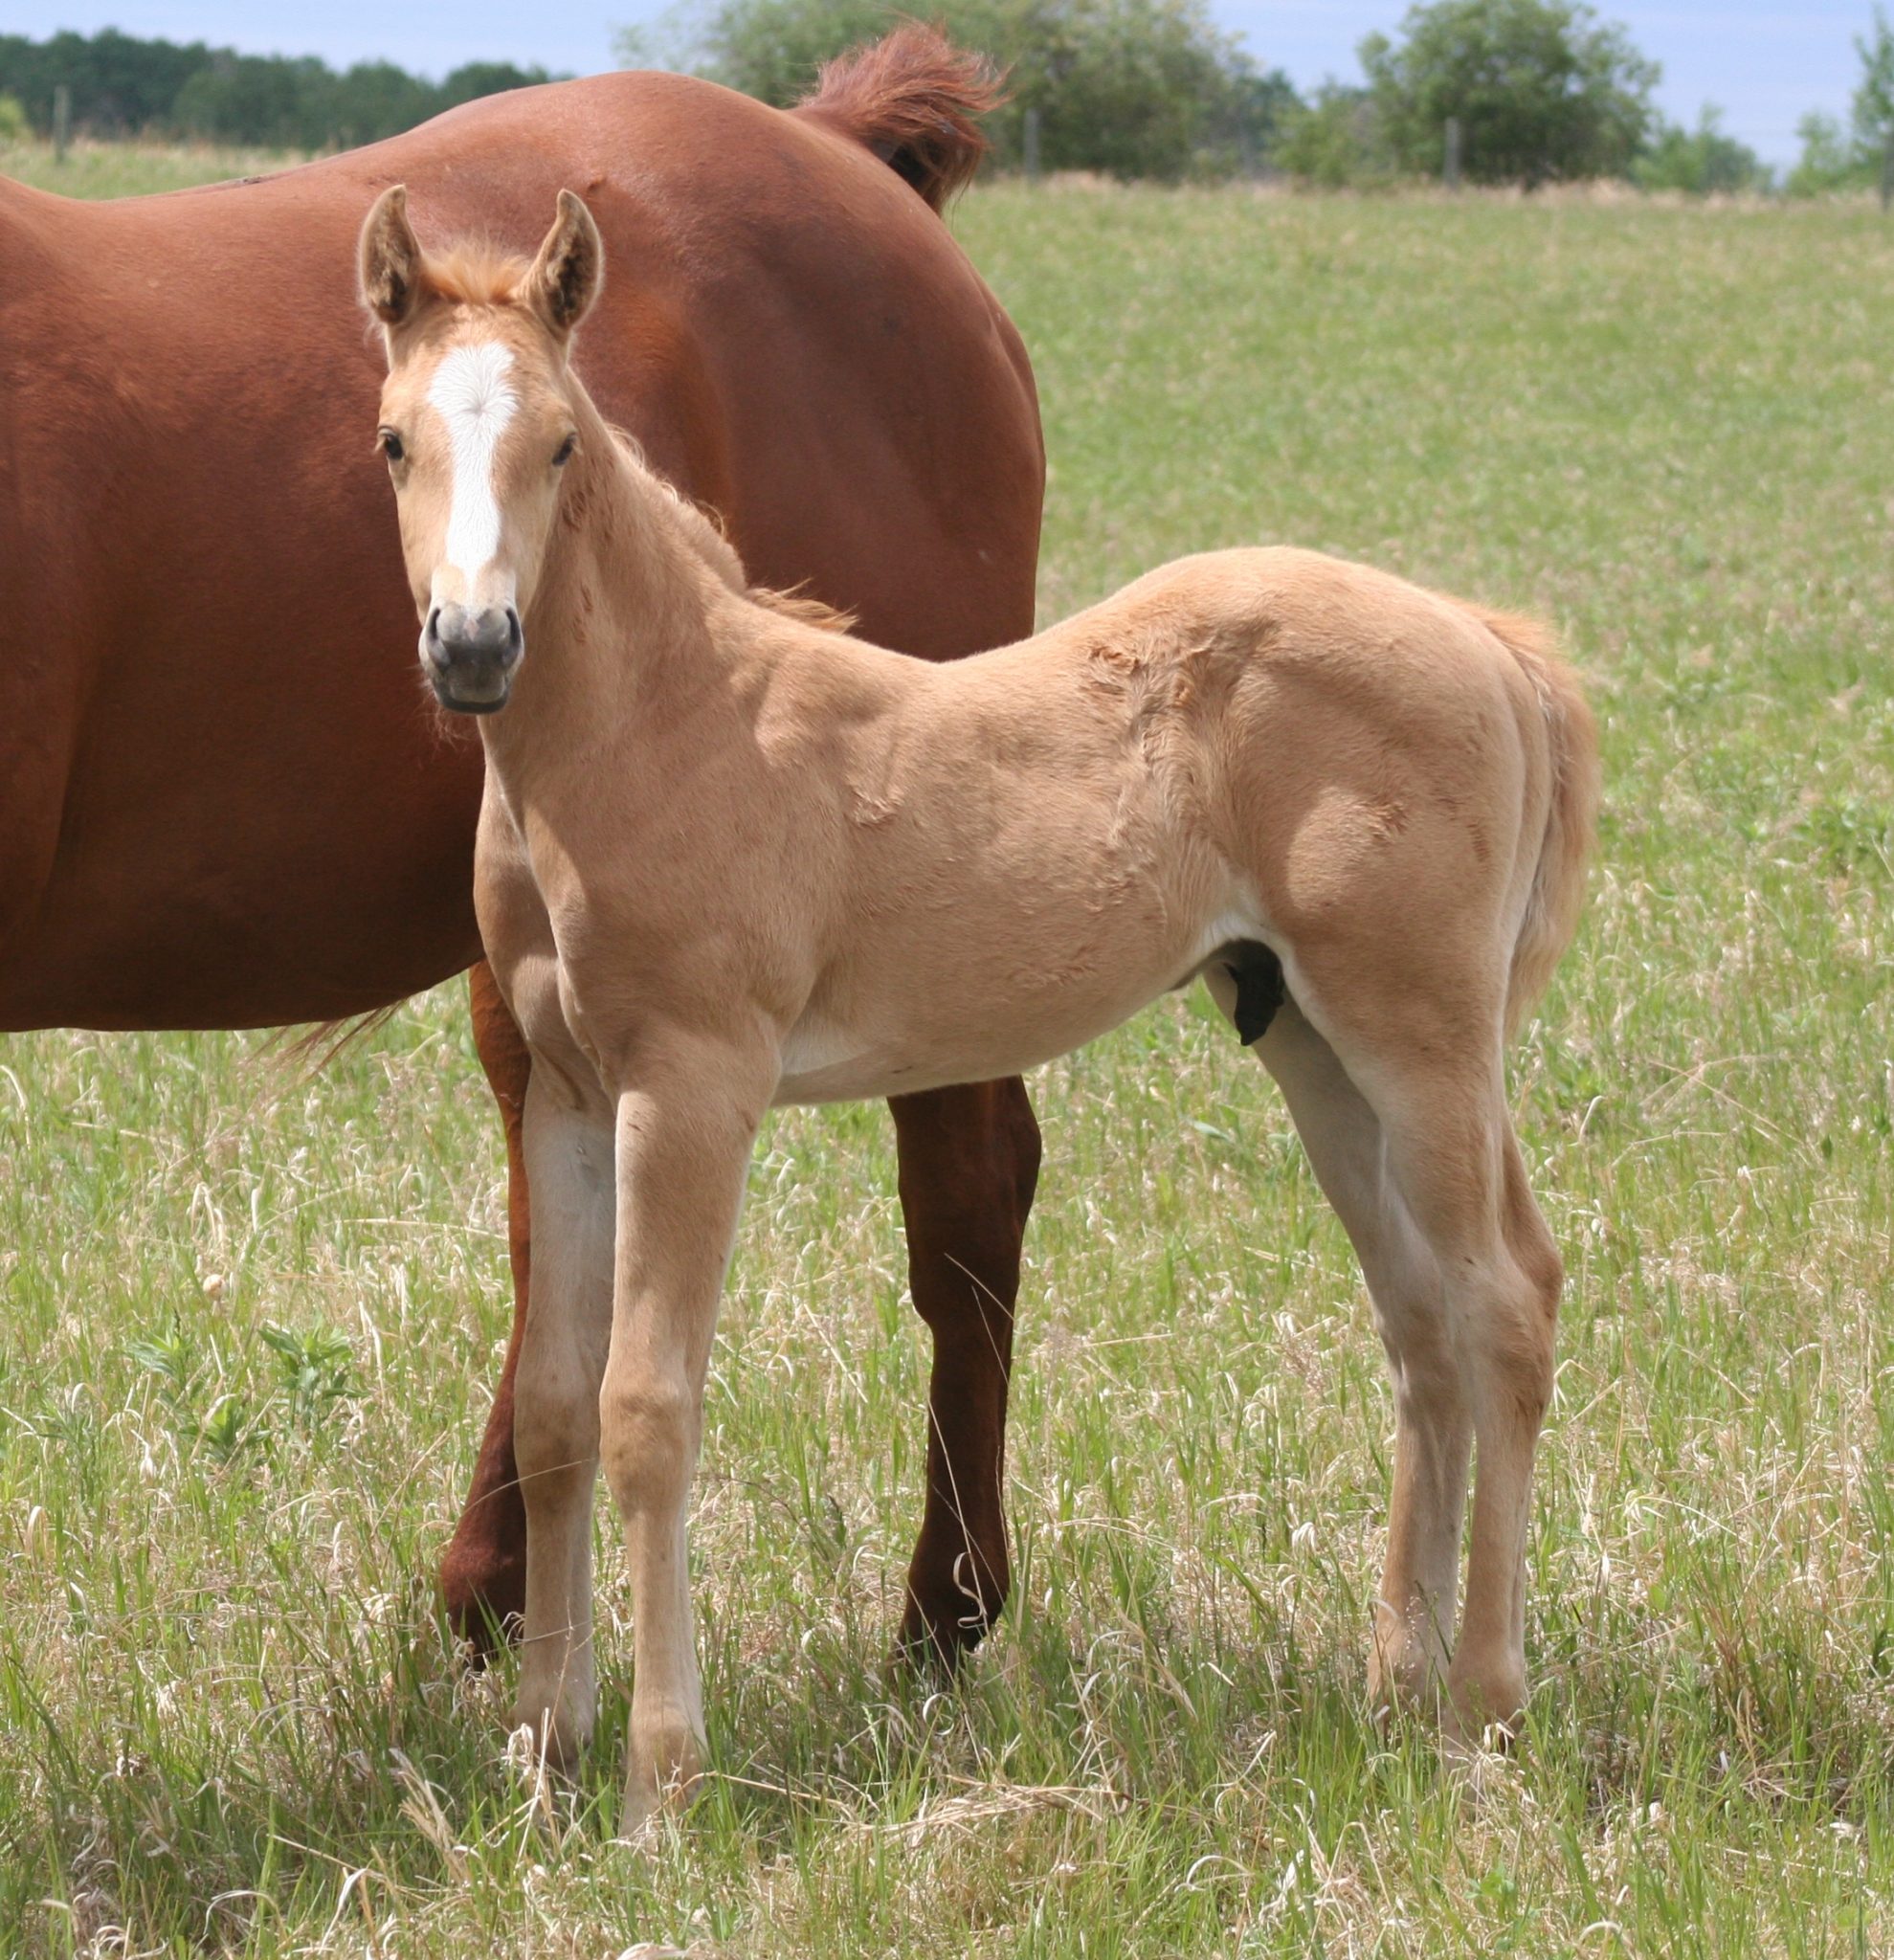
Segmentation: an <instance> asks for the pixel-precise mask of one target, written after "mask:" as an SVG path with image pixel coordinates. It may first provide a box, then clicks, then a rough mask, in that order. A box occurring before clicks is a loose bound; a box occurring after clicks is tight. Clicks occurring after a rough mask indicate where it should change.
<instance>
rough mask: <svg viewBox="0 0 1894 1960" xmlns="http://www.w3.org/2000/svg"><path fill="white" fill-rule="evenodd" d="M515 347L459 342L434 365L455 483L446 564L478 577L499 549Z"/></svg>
mask: <svg viewBox="0 0 1894 1960" xmlns="http://www.w3.org/2000/svg"><path fill="white" fill-rule="evenodd" d="M512 365H513V350H512V349H511V348H510V347H508V346H505V345H502V344H501V342H499V341H479V342H477V343H475V344H474V345H470V346H461V347H455V348H454V349H453V350H452V351H451V352H449V353H448V354H447V355H446V356H445V358H444V359H443V360H442V361H441V364H440V366H439V367H436V368H435V375H434V379H433V381H431V382H430V383H429V384H428V400H429V402H430V403H431V404H432V405H433V406H434V408H435V409H436V410H437V411H438V412H439V414H440V418H441V420H442V421H443V422H445V423H446V424H447V438H448V442H449V444H450V447H451V453H452V456H453V458H454V487H453V492H452V496H451V499H450V501H449V503H448V507H447V544H446V569H448V570H450V571H455V572H457V573H458V574H459V575H460V578H461V579H462V581H463V582H464V583H465V586H466V591H465V593H464V595H463V596H464V597H465V598H466V599H469V600H471V599H472V598H473V597H474V582H475V580H476V579H478V578H479V575H480V573H481V572H483V571H484V570H485V569H486V568H487V567H488V566H489V565H491V564H492V563H493V561H494V559H495V558H496V557H498V556H499V553H500V502H499V500H498V499H497V498H496V497H495V496H494V494H493V463H494V457H496V456H497V455H498V454H499V451H500V438H501V435H503V434H505V433H506V425H507V423H509V422H510V421H511V420H512V419H513V411H514V410H515V409H516V408H518V407H519V397H518V396H517V395H516V394H515V393H514V392H513V390H511V389H510V388H509V387H508V386H507V385H506V370H507V369H508V368H509V367H512Z"/></svg>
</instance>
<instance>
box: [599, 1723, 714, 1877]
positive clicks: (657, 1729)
mask: <svg viewBox="0 0 1894 1960" xmlns="http://www.w3.org/2000/svg"><path fill="white" fill-rule="evenodd" d="M705 1754H706V1745H705V1742H704V1739H703V1735H702V1731H701V1730H700V1729H699V1728H698V1727H697V1726H696V1725H695V1724H694V1723H692V1722H691V1721H690V1719H689V1717H688V1716H686V1715H683V1714H682V1713H667V1714H664V1715H658V1716H650V1717H646V1718H644V1719H640V1718H639V1717H638V1716H637V1715H634V1716H633V1717H632V1728H631V1748H630V1751H629V1761H628V1763H627V1766H626V1770H625V1798H624V1802H623V1804H622V1805H621V1806H620V1808H619V1812H618V1838H619V1840H620V1841H621V1842H623V1843H627V1844H635V1845H638V1846H640V1847H643V1848H647V1849H648V1848H649V1847H650V1846H651V1844H652V1843H653V1842H654V1840H655V1839H656V1838H657V1833H658V1829H659V1826H660V1825H661V1823H662V1822H663V1820H664V1818H666V1817H667V1816H681V1815H682V1814H683V1813H684V1812H685V1811H687V1810H688V1809H689V1808H690V1807H691V1805H692V1804H693V1803H694V1802H695V1801H696V1800H697V1798H698V1796H699V1795H700V1794H701V1793H702V1789H703V1771H704V1759H705Z"/></svg>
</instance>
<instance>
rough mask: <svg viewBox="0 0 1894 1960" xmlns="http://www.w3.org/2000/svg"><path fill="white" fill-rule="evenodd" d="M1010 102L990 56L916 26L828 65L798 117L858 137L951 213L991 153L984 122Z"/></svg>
mask: <svg viewBox="0 0 1894 1960" xmlns="http://www.w3.org/2000/svg"><path fill="white" fill-rule="evenodd" d="M1004 100H1006V91H1005V90H1004V89H1003V88H1002V87H1001V85H1000V78H999V77H998V76H997V75H996V74H995V73H994V72H993V68H992V63H991V62H990V61H989V60H988V59H987V57H986V56H984V55H974V54H969V53H968V52H966V51H965V50H963V49H960V48H956V47H954V46H953V44H952V43H951V42H950V41H948V40H947V38H946V36H945V35H943V34H942V33H939V32H938V31H937V30H936V29H934V28H931V27H923V26H922V25H921V23H920V22H919V21H914V20H910V21H903V22H902V25H901V26H900V27H898V28H896V29H895V31H894V32H893V33H890V34H887V35H885V36H883V38H882V39H880V40H879V41H873V42H869V43H867V44H866V45H864V46H862V47H859V48H852V49H850V50H849V52H848V53H847V54H846V55H838V56H836V58H835V59H834V60H833V61H830V62H828V63H826V64H825V65H824V67H823V69H822V72H821V74H820V75H819V76H818V77H817V78H816V82H815V89H814V92H813V94H812V95H807V96H805V97H804V98H803V99H802V100H801V101H799V102H798V103H797V104H796V105H795V109H794V111H793V113H794V114H796V115H798V116H807V117H809V118H810V119H811V120H812V121H813V122H817V123H827V124H828V125H829V126H830V127H831V128H832V129H836V130H839V131H840V132H841V134H842V135H844V136H850V137H853V138H854V139H855V141H856V142H857V143H858V144H860V145H862V147H863V148H864V149H869V150H873V151H874V153H875V154H876V155H877V156H878V157H880V160H881V161H882V162H883V163H884V164H886V165H887V166H888V167H889V168H890V169H891V170H893V171H894V173H895V174H896V175H897V176H898V177H902V178H904V179H905V180H906V181H907V182H908V183H910V184H912V185H913V186H914V188H915V189H917V190H918V191H919V192H920V193H921V195H922V196H923V197H925V199H926V200H927V202H928V203H929V204H930V205H931V206H932V207H933V208H934V209H935V210H936V211H944V210H945V209H946V208H947V200H948V199H949V198H951V197H953V196H954V195H955V194H956V193H957V192H959V191H961V190H964V189H966V188H967V186H968V185H969V184H970V183H971V182H972V180H973V173H974V171H975V170H977V169H978V168H979V167H980V159H981V158H982V157H984V156H985V155H986V153H987V148H988V145H987V139H986V136H985V133H984V132H983V131H982V130H981V128H980V124H979V123H978V121H977V120H976V119H977V118H979V117H981V116H984V115H985V114H986V113H987V112H988V111H989V110H990V109H996V108H997V107H998V106H999V105H1000V103H1001V102H1003V101H1004Z"/></svg>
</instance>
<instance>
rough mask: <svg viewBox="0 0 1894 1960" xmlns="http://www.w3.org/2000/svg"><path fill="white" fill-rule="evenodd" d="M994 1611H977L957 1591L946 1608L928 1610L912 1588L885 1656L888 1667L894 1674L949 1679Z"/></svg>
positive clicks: (983, 1633) (981, 1635) (984, 1631)
mask: <svg viewBox="0 0 1894 1960" xmlns="http://www.w3.org/2000/svg"><path fill="white" fill-rule="evenodd" d="M992 1624H993V1615H986V1614H976V1613H974V1612H972V1611H971V1609H970V1603H969V1601H968V1600H967V1599H966V1598H965V1597H964V1596H963V1595H960V1594H956V1595H955V1597H954V1599H953V1601H952V1604H951V1605H950V1606H949V1607H948V1608H947V1611H946V1612H942V1611H940V1610H938V1609H936V1610H935V1611H932V1612H930V1611H929V1610H928V1609H927V1608H925V1607H924V1606H923V1605H922V1604H921V1602H920V1601H919V1600H918V1599H917V1598H916V1597H915V1596H914V1594H913V1593H909V1594H908V1595H907V1611H906V1612H905V1613H903V1614H902V1616H901V1631H900V1632H899V1633H898V1634H897V1635H896V1636H895V1645H894V1652H893V1653H892V1654H890V1655H889V1656H888V1671H889V1673H891V1674H896V1675H916V1676H920V1677H922V1678H923V1679H931V1680H934V1681H944V1682H946V1681H952V1680H953V1679H954V1678H955V1677H956V1676H957V1675H958V1674H959V1673H960V1670H961V1668H962V1667H963V1666H965V1665H966V1662H967V1658H968V1656H969V1654H971V1653H972V1651H973V1650H974V1648H975V1647H977V1646H978V1645H979V1644H980V1642H981V1641H982V1640H984V1639H985V1638H986V1637H987V1636H988V1634H989V1633H991V1632H992Z"/></svg>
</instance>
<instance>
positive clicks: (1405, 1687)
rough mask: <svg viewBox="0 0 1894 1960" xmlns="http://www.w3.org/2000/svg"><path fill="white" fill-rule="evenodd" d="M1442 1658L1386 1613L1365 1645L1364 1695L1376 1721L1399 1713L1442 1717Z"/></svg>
mask: <svg viewBox="0 0 1894 1960" xmlns="http://www.w3.org/2000/svg"><path fill="white" fill-rule="evenodd" d="M1446 1677H1447V1663H1446V1658H1445V1656H1444V1655H1442V1654H1441V1653H1440V1652H1439V1650H1438V1648H1437V1646H1436V1645H1435V1644H1434V1643H1433V1642H1431V1641H1429V1640H1428V1639H1427V1638H1426V1637H1425V1636H1424V1635H1422V1634H1420V1633H1417V1632H1415V1630H1413V1629H1412V1628H1410V1627H1407V1626H1404V1625H1402V1624H1401V1623H1400V1622H1399V1621H1397V1620H1395V1619H1393V1615H1388V1616H1387V1618H1386V1619H1385V1620H1383V1621H1382V1622H1381V1623H1380V1624H1378V1625H1377V1626H1376V1628H1375V1631H1374V1636H1373V1637H1372V1639H1370V1642H1369V1647H1368V1698H1369V1702H1370V1705H1371V1706H1372V1707H1373V1709H1374V1712H1375V1716H1376V1718H1377V1720H1385V1719H1386V1718H1387V1717H1388V1716H1391V1715H1393V1714H1396V1713H1399V1714H1405V1715H1415V1716H1418V1717H1419V1718H1420V1719H1421V1720H1422V1721H1424V1722H1440V1721H1443V1720H1444V1719H1445V1716H1446V1686H1447V1680H1446Z"/></svg>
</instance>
